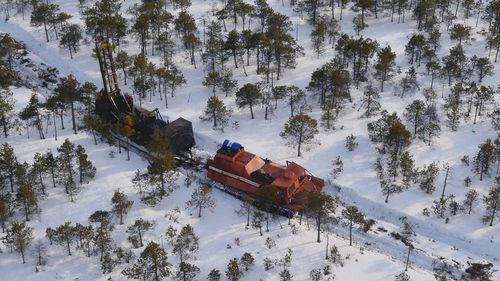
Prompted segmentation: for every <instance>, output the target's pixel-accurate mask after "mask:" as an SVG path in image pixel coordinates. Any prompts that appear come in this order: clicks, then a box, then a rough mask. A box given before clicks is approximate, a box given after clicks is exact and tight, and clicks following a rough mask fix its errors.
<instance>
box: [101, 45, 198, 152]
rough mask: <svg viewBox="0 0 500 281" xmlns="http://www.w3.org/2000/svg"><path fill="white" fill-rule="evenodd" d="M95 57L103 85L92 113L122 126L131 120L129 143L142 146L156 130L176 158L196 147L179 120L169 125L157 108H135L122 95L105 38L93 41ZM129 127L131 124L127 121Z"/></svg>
mask: <svg viewBox="0 0 500 281" xmlns="http://www.w3.org/2000/svg"><path fill="white" fill-rule="evenodd" d="M95 50H96V54H97V59H98V61H99V68H100V71H101V77H102V82H103V89H102V90H101V91H100V92H99V94H98V95H97V97H96V101H95V112H96V113H97V115H99V116H100V117H101V118H103V119H104V120H106V121H108V122H112V123H119V124H123V123H124V122H126V121H125V120H133V122H132V126H133V132H134V134H133V135H132V136H131V137H130V139H131V140H132V141H133V142H135V143H137V144H139V145H144V144H146V143H147V142H148V141H149V140H150V139H151V136H152V135H153V133H154V132H155V130H159V131H160V132H161V133H162V134H163V135H164V136H165V137H166V138H167V139H168V140H169V141H170V144H169V148H170V150H172V151H173V152H174V153H176V154H184V153H185V152H188V153H189V152H190V149H191V148H192V147H193V146H194V145H195V140H194V137H193V125H192V123H191V122H190V121H188V120H186V119H184V118H182V117H180V118H178V119H176V120H174V121H172V122H169V121H168V120H167V121H165V120H163V118H162V116H161V114H160V112H159V110H158V108H156V109H154V110H147V109H145V108H143V107H140V106H134V102H133V98H132V96H130V95H128V94H122V92H121V90H120V87H119V83H118V78H117V77H118V76H117V74H116V67H115V64H114V60H113V47H112V45H111V43H110V42H109V40H108V39H107V38H103V37H101V38H98V39H97V40H96V47H95ZM127 122H129V123H130V121H127Z"/></svg>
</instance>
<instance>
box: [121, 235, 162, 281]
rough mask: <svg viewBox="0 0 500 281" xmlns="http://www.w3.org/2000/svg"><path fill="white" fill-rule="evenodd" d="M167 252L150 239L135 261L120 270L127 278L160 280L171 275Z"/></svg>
mask: <svg viewBox="0 0 500 281" xmlns="http://www.w3.org/2000/svg"><path fill="white" fill-rule="evenodd" d="M170 267H171V264H170V263H169V262H168V258H167V253H166V252H165V251H164V250H163V249H162V248H161V247H160V245H158V244H157V243H155V242H153V241H150V242H149V243H148V245H147V246H146V248H145V249H144V251H143V252H142V253H141V257H140V259H139V260H137V262H136V263H135V264H134V265H132V266H131V267H128V268H126V269H124V270H123V271H122V274H123V275H125V276H126V277H128V278H133V279H146V280H154V281H160V280H163V279H164V278H167V277H170V275H171V269H170Z"/></svg>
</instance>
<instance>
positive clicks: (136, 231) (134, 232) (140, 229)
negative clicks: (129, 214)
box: [127, 218, 154, 248]
mask: <svg viewBox="0 0 500 281" xmlns="http://www.w3.org/2000/svg"><path fill="white" fill-rule="evenodd" d="M153 227H154V222H151V221H147V220H144V219H142V218H140V219H137V220H135V222H134V224H132V225H130V226H129V227H128V228H127V233H129V234H130V236H129V238H128V240H129V241H137V242H139V243H138V247H142V246H144V244H143V243H142V240H143V239H142V238H143V236H144V233H145V232H147V231H149V230H151V229H152V228H153ZM138 247H136V248H138Z"/></svg>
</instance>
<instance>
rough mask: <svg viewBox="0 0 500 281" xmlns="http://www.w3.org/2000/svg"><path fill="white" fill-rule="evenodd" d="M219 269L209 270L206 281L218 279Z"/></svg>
mask: <svg viewBox="0 0 500 281" xmlns="http://www.w3.org/2000/svg"><path fill="white" fill-rule="evenodd" d="M220 276H221V274H220V271H219V270H217V269H212V270H210V272H209V273H208V277H207V280H208V281H220Z"/></svg>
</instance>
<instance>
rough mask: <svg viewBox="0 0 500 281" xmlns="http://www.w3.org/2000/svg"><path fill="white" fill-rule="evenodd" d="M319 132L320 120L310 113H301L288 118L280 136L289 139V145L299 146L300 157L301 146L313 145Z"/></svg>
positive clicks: (298, 154)
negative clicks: (312, 116)
mask: <svg viewBox="0 0 500 281" xmlns="http://www.w3.org/2000/svg"><path fill="white" fill-rule="evenodd" d="M318 133H319V131H318V122H317V121H316V120H314V119H313V118H311V117H310V116H309V115H306V114H304V113H300V114H298V115H295V116H293V117H290V119H288V122H287V123H286V124H285V128H284V129H283V131H282V132H281V133H280V136H281V137H282V138H284V139H285V140H287V145H288V146H291V147H292V148H295V147H297V156H299V157H300V156H301V148H302V147H303V146H306V148H307V146H309V145H311V144H312V143H313V142H314V140H315V135H317V134H318Z"/></svg>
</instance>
